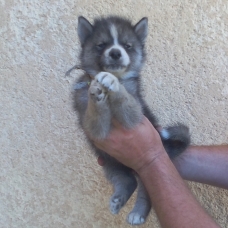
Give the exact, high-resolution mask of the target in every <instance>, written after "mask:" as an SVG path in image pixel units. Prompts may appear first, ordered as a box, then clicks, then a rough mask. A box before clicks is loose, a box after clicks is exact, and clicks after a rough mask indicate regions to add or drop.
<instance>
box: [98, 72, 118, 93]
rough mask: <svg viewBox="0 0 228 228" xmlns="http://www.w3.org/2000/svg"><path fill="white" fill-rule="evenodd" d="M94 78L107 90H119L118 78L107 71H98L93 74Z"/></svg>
mask: <svg viewBox="0 0 228 228" xmlns="http://www.w3.org/2000/svg"><path fill="white" fill-rule="evenodd" d="M95 79H96V80H97V81H98V82H99V83H100V84H101V85H102V86H104V87H105V88H106V89H107V90H108V91H112V92H118V91H119V80H118V79H117V78H116V77H115V76H114V75H113V74H110V73H108V72H100V73H99V74H97V75H96V76H95Z"/></svg>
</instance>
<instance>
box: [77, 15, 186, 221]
mask: <svg viewBox="0 0 228 228" xmlns="http://www.w3.org/2000/svg"><path fill="white" fill-rule="evenodd" d="M147 29H148V20H147V18H142V19H141V20H140V21H139V22H138V23H137V24H136V25H132V24H131V22H130V21H129V20H126V19H123V18H120V17H116V16H110V17H106V18H98V19H95V21H94V23H93V25H92V24H90V22H89V21H88V20H87V19H85V18H84V17H79V19H78V36H79V39H80V42H81V47H82V51H81V67H82V69H83V70H85V72H86V73H85V74H84V75H82V76H81V77H80V79H79V80H78V81H77V82H76V84H75V87H74V92H73V100H74V108H75V110H76V111H77V112H78V114H79V119H80V123H81V125H82V128H83V129H84V131H85V132H86V134H87V135H89V137H90V138H91V139H104V138H105V137H106V136H107V135H108V133H109V132H110V130H111V128H112V124H111V121H112V119H116V120H117V121H119V122H120V123H121V124H122V125H123V126H124V127H125V128H132V127H134V126H136V124H138V123H139V122H140V121H141V120H142V116H143V115H145V116H146V117H147V118H148V119H149V120H150V121H151V123H152V124H153V125H154V126H155V127H157V126H158V123H157V120H156V118H155V117H154V115H153V114H152V113H151V112H150V110H149V109H148V107H147V105H146V103H145V101H144V100H143V98H142V96H141V93H140V78H139V76H140V75H139V74H140V71H141V68H142V65H143V62H144V58H145V53H144V43H145V39H146V36H147ZM160 135H161V138H162V142H163V144H164V147H165V149H166V151H167V153H168V154H169V156H170V158H171V159H172V158H174V157H175V156H177V155H179V154H180V153H182V152H183V151H184V150H185V149H186V147H187V146H188V145H189V142H190V136H189V131H188V128H187V127H185V126H184V125H181V124H179V125H177V126H171V127H168V128H166V129H164V130H162V131H161V132H160ZM148 137H150V136H149V135H148ZM91 143H92V142H91ZM94 149H95V151H96V154H97V155H102V156H103V158H104V159H105V160H106V165H105V166H104V171H105V174H106V176H107V178H108V180H109V181H110V182H111V183H112V184H113V186H114V193H113V195H112V197H111V199H110V210H111V212H112V213H113V214H117V213H118V212H119V210H120V209H121V208H122V207H123V206H124V205H125V203H126V202H127V201H128V199H129V198H130V196H131V195H132V193H133V192H134V191H135V189H136V187H137V182H138V194H137V199H136V203H135V206H134V208H133V210H132V211H131V212H130V213H129V215H128V217H127V221H128V223H130V224H132V225H139V224H142V223H144V222H145V219H146V217H147V215H148V213H149V211H150V209H151V202H150V199H149V197H148V195H147V192H146V190H145V188H144V186H143V185H142V183H141V182H140V180H139V178H137V179H138V181H137V180H136V177H135V175H134V174H133V173H132V170H131V169H129V168H128V167H126V166H124V165H122V164H121V163H119V162H118V161H116V160H115V159H114V158H112V157H110V156H109V155H107V154H106V153H105V152H103V151H101V150H99V149H97V148H95V147H94ZM151 175H153V174H151Z"/></svg>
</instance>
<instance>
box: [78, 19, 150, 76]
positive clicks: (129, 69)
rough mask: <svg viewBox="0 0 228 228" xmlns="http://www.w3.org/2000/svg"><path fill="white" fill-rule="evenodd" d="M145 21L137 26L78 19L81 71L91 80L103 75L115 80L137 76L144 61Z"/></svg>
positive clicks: (125, 21) (103, 20) (124, 22)
mask: <svg viewBox="0 0 228 228" xmlns="http://www.w3.org/2000/svg"><path fill="white" fill-rule="evenodd" d="M147 28H148V20H147V18H143V19H141V20H140V21H139V22H138V23H137V24H136V25H132V24H131V22H130V21H128V20H126V19H122V18H120V17H108V18H100V19H96V20H95V22H94V24H93V25H92V24H90V22H89V21H88V20H87V19H85V18H84V17H79V18H78V36H79V39H80V42H81V46H82V53H81V61H82V67H83V69H84V70H85V71H86V72H87V73H89V74H90V75H92V76H95V75H96V74H97V73H99V72H100V71H106V72H110V73H112V74H114V75H115V76H117V77H132V76H136V75H137V74H138V72H139V71H140V70H141V66H142V63H143V59H144V51H143V47H144V42H145V39H146V36H147Z"/></svg>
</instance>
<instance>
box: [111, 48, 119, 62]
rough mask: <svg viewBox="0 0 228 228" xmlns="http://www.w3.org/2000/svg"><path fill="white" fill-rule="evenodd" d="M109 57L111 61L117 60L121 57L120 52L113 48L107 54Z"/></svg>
mask: <svg viewBox="0 0 228 228" xmlns="http://www.w3.org/2000/svg"><path fill="white" fill-rule="evenodd" d="M109 56H111V57H112V59H114V60H118V59H119V58H120V57H121V52H120V50H119V49H116V48H113V49H112V50H111V51H110V52H109Z"/></svg>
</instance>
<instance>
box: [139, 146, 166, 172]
mask: <svg viewBox="0 0 228 228" xmlns="http://www.w3.org/2000/svg"><path fill="white" fill-rule="evenodd" d="M146 154H147V156H145V157H144V158H143V159H142V161H141V164H140V165H139V167H138V168H137V169H135V171H136V172H137V173H138V174H139V176H140V175H143V174H144V173H147V172H148V171H149V170H150V169H151V168H152V167H153V166H156V164H158V163H160V162H161V161H162V160H164V159H167V158H168V159H169V157H168V155H167V153H166V151H165V149H164V148H161V149H160V150H158V151H157V152H156V153H155V152H154V151H153V150H149V151H148V153H146Z"/></svg>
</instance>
